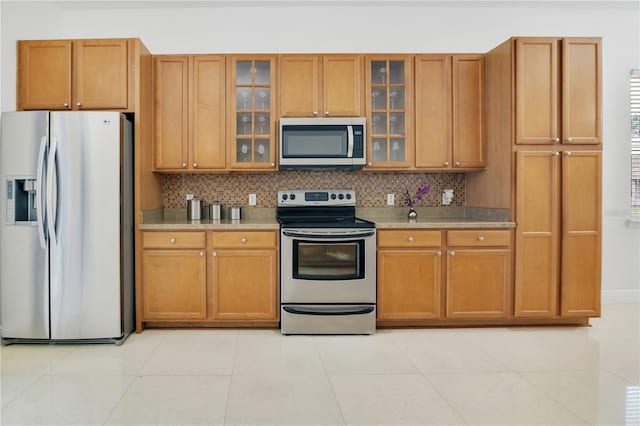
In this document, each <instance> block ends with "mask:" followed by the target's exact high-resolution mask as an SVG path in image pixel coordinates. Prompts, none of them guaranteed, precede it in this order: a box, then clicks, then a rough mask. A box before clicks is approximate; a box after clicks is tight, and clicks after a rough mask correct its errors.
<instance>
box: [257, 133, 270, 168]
mask: <svg viewBox="0 0 640 426" xmlns="http://www.w3.org/2000/svg"><path fill="white" fill-rule="evenodd" d="M269 154H270V153H269V139H256V141H255V152H254V153H253V158H254V161H255V162H257V163H268V162H269V157H270V155H269Z"/></svg>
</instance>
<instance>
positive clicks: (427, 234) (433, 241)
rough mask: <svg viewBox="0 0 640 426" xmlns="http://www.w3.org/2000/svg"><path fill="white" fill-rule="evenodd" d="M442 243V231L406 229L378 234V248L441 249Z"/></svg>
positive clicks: (383, 231)
mask: <svg viewBox="0 0 640 426" xmlns="http://www.w3.org/2000/svg"><path fill="white" fill-rule="evenodd" d="M441 243H442V232H440V231H433V230H430V231H426V230H418V229H406V230H393V231H386V230H382V231H379V232H378V247H440V245H441Z"/></svg>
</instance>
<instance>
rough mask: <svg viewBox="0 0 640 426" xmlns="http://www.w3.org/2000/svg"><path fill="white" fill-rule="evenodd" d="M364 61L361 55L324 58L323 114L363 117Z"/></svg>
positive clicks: (328, 56)
mask: <svg viewBox="0 0 640 426" xmlns="http://www.w3.org/2000/svg"><path fill="white" fill-rule="evenodd" d="M363 86H364V80H363V78H362V60H361V56H360V55H325V56H323V57H322V100H323V105H324V107H323V108H322V111H320V113H321V114H323V115H324V116H336V117H349V116H353V117H358V116H361V115H362V106H361V105H362V97H363V96H362V87H363Z"/></svg>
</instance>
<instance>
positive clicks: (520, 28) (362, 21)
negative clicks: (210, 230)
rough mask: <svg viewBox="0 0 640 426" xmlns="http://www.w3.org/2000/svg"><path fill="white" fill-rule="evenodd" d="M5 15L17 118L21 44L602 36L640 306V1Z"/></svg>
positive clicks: (307, 43) (614, 296) (385, 43)
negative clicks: (634, 73)
mask: <svg viewBox="0 0 640 426" xmlns="http://www.w3.org/2000/svg"><path fill="white" fill-rule="evenodd" d="M178 6H180V7H178ZM0 7H1V8H2V13H1V19H2V22H1V24H2V25H1V28H2V29H1V43H2V44H1V47H2V53H1V54H2V67H1V72H0V78H1V88H2V89H3V90H2V95H1V102H2V104H1V105H2V110H3V111H7V110H14V109H15V69H16V68H15V66H16V51H15V50H16V49H15V41H16V40H18V39H40V38H90V37H140V38H141V39H142V40H143V42H144V43H145V44H146V46H147V47H148V48H149V50H150V51H151V52H152V53H214V52H246V53H259V52H486V51H488V50H490V49H491V48H492V47H494V46H496V45H497V44H499V43H500V42H502V41H503V40H506V39H507V38H509V37H511V36H514V35H549V36H601V37H602V38H603V89H604V93H603V122H604V125H603V132H604V153H603V157H604V161H603V173H604V177H603V188H604V191H603V206H604V207H603V301H605V302H606V301H628V300H636V301H639V300H640V267H639V266H638V265H639V264H640V228H638V227H636V228H629V227H627V225H626V221H625V217H626V215H627V212H628V204H629V193H630V167H629V164H630V154H629V138H630V130H629V128H630V126H629V95H628V93H629V86H628V76H629V70H630V69H631V68H640V36H639V34H640V11H639V5H638V2H633V1H628V2H621V1H615V2H579V1H571V2H562V1H558V2H550V1H544V2H538V3H536V2H531V1H528V2H498V1H476V2H473V1H464V2H453V1H452V2H443V1H418V0H407V1H393V0H387V1H384V0H383V1H376V2H367V1H364V0H355V1H353V0H352V1H344V2H337V1H328V2H325V3H324V4H322V2H320V1H317V0H297V1H293V0H284V1H270V0H258V1H255V0H254V1H248V0H239V1H238V0H236V1H235V2H231V1H208V2H204V1H199V2H198V1H187V2H182V3H180V2H177V1H171V2H167V1H164V2H151V1H147V2H143V1H135V2H129V3H128V4H127V2H115V3H110V2H100V1H92V2H83V1H76V2H24V1H21V2H14V1H2V2H0Z"/></svg>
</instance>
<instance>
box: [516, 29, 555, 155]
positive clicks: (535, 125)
mask: <svg viewBox="0 0 640 426" xmlns="http://www.w3.org/2000/svg"><path fill="white" fill-rule="evenodd" d="M558 43H559V42H558V39H556V38H541V37H532V38H521V39H517V40H516V42H515V48H516V54H515V56H516V65H515V67H516V143H517V144H553V143H557V142H559V141H560V128H559V125H558V91H559V88H558Z"/></svg>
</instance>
